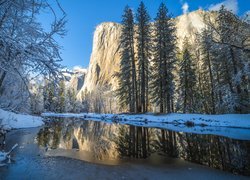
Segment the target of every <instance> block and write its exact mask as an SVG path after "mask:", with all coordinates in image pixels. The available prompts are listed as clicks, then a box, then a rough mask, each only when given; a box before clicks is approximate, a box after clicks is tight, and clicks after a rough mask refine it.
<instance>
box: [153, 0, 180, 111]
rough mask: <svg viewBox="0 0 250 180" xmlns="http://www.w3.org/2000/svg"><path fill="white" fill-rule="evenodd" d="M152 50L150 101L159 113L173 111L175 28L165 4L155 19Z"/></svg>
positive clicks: (161, 6)
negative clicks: (158, 106) (157, 107)
mask: <svg viewBox="0 0 250 180" xmlns="http://www.w3.org/2000/svg"><path fill="white" fill-rule="evenodd" d="M154 28H155V29H154V33H155V35H154V48H153V50H154V51H153V55H154V59H153V73H152V76H151V83H150V88H151V90H150V92H151V99H152V102H153V103H156V105H160V112H162V113H164V112H166V110H167V112H168V113H169V112H171V111H172V109H173V93H174V92H173V90H174V75H173V71H174V66H175V62H176V52H175V51H176V46H175V43H176V37H175V34H174V33H175V28H174V25H173V23H172V22H171V18H170V16H169V15H168V10H167V8H166V6H165V4H163V3H162V4H161V5H160V7H159V10H158V13H157V17H156V18H155V25H154Z"/></svg>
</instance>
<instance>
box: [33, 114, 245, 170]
mask: <svg viewBox="0 0 250 180" xmlns="http://www.w3.org/2000/svg"><path fill="white" fill-rule="evenodd" d="M37 142H38V144H39V145H40V146H43V147H49V148H51V149H55V148H63V149H72V148H77V149H79V151H80V152H81V151H89V152H91V153H92V154H93V157H94V158H97V159H107V158H108V159H121V158H124V157H130V158H147V157H149V156H150V155H151V154H153V153H158V154H161V155H164V156H170V157H176V158H181V159H184V160H187V161H191V162H194V163H198V164H203V165H207V166H210V167H213V168H217V169H222V170H226V171H230V172H233V173H239V174H243V175H250V141H242V140H235V139H230V138H226V137H222V136H215V135H201V134H192V133H183V132H174V131H170V130H165V129H158V128H146V127H138V126H131V125H121V124H112V123H107V122H97V121H83V120H77V119H65V118H64V119H53V121H51V122H50V123H47V125H46V126H45V127H43V128H42V129H41V130H40V131H39V133H38V135H37Z"/></svg>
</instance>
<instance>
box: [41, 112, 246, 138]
mask: <svg viewBox="0 0 250 180" xmlns="http://www.w3.org/2000/svg"><path fill="white" fill-rule="evenodd" d="M42 117H44V118H47V119H49V118H50V117H61V118H78V119H82V120H94V121H105V122H107V123H113V122H115V123H120V124H128V125H135V126H142V127H157V128H162V129H168V130H173V131H177V132H186V133H196V134H212V135H219V136H225V137H229V138H234V139H241V140H250V114H225V115H202V114H166V115H154V114H134V115H129V114H95V113H81V114H72V113H63V114H60V113H43V114H42Z"/></svg>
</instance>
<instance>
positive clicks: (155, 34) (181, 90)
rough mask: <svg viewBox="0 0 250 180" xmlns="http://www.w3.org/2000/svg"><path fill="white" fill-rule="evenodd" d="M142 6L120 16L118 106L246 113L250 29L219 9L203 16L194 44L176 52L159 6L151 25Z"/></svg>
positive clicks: (170, 22)
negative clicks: (120, 48)
mask: <svg viewBox="0 0 250 180" xmlns="http://www.w3.org/2000/svg"><path fill="white" fill-rule="evenodd" d="M150 20H151V19H150V16H149V14H148V12H147V9H146V7H145V5H144V3H143V2H141V3H140V5H139V8H138V9H137V12H136V14H135V18H134V14H133V11H132V10H131V8H129V7H128V6H127V7H125V10H124V14H123V16H122V33H121V45H122V50H121V63H120V72H119V73H118V74H117V76H118V79H119V88H118V90H117V97H118V99H119V102H120V106H121V107H122V108H123V109H126V110H127V111H128V112H134V113H138V112H142V113H145V112H148V111H158V112H160V113H166V112H167V113H171V112H183V113H208V114H218V113H249V112H250V100H249V97H250V90H249V89H250V88H249V85H250V78H249V76H250V73H249V72H250V64H249V63H250V25H249V24H248V23H247V22H246V21H244V20H242V19H240V18H239V17H238V16H237V15H235V14H233V13H232V12H230V11H228V10H226V9H225V8H224V7H223V6H222V7H221V9H220V10H219V11H216V12H208V13H205V15H204V23H205V27H204V29H203V30H202V32H201V33H197V34H196V35H195V37H196V38H195V42H189V40H188V37H186V38H185V39H184V41H183V45H182V48H180V49H178V48H177V37H176V32H175V31H176V29H175V25H174V21H173V19H172V18H171V16H170V15H169V13H168V9H167V7H166V6H165V4H164V3H161V5H160V7H159V10H158V13H157V15H156V18H155V19H154V22H153V23H152V22H150Z"/></svg>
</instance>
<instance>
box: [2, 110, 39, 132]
mask: <svg viewBox="0 0 250 180" xmlns="http://www.w3.org/2000/svg"><path fill="white" fill-rule="evenodd" d="M0 125H1V126H3V127H4V129H13V128H31V127H38V126H41V125H43V120H42V118H41V117H37V116H31V115H26V114H16V113H13V112H9V111H5V110H3V109H0Z"/></svg>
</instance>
